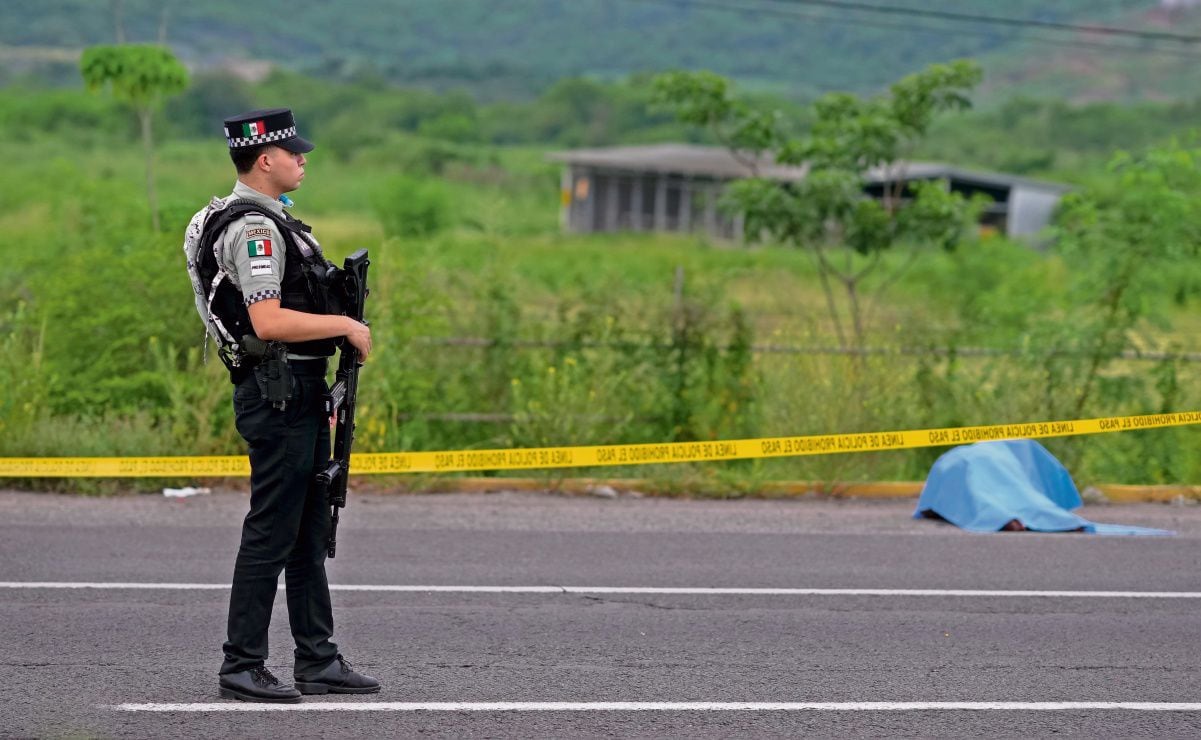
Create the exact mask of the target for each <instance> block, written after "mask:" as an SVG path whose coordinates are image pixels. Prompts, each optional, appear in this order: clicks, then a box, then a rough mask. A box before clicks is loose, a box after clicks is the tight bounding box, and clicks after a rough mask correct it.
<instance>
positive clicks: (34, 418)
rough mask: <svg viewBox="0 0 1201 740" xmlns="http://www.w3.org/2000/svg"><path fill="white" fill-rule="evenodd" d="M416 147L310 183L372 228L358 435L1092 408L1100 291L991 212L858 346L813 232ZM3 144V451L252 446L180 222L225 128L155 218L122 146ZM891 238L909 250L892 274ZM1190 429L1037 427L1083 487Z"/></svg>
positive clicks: (188, 162) (877, 424)
mask: <svg viewBox="0 0 1201 740" xmlns="http://www.w3.org/2000/svg"><path fill="white" fill-rule="evenodd" d="M426 145H428V142H423V141H421V140H419V139H415V138H414V139H412V140H406V141H405V142H403V143H400V144H396V143H393V144H389V145H388V146H387V147H385V148H377V149H375V150H372V151H368V152H363V153H361V154H357V155H355V156H353V157H350V158H349V159H339V158H325V157H323V156H322V151H321V150H320V149H318V150H317V151H316V152H314V154H313V156H312V157H311V164H310V166H309V168H308V174H307V176H306V180H305V184H304V186H303V188H302V189H301V190H300V191H298V192H297V193H294V194H293V195H294V199H295V200H296V203H297V205H296V208H295V211H294V212H295V213H296V215H297V216H299V217H300V218H302V219H303V220H305V221H307V222H309V223H311V224H312V225H313V226H314V229H315V233H316V234H317V235H318V236H319V238H320V239H321V240H322V243H323V245H324V247H325V249H326V251H327V253H328V254H329V256H330V257H331V258H333V259H334V260H335V261H340V260H341V258H342V257H343V256H344V255H346V254H349V253H350V252H351V251H353V250H354V249H357V248H359V247H364V246H365V247H369V248H370V249H371V254H372V259H373V267H372V271H373V272H372V275H373V286H372V288H373V293H372V298H371V303H370V307H369V315H370V318H371V320H372V323H373V327H374V332H375V336H376V347H377V352H376V355H375V357H374V359H373V360H372V362H371V364H370V365H369V366H368V367H367V369H366V370H365V371H364V375H363V391H362V406H361V410H360V414H361V416H360V419H361V421H360V431H359V438H358V439H359V445H360V449H363V450H365V451H397V450H405V449H448V448H450V449H463V448H482V447H494V446H509V445H515V446H534V445H544V444H554V445H567V444H596V443H617V442H660V441H668V440H684V439H723V438H735V437H748V436H772V435H795V434H816V433H833V432H858V431H885V430H894V429H908V428H925V427H941V426H953V425H959V424H990V423H1011V422H1025V421H1039V420H1049V419H1056V418H1070V417H1064V416H1063V415H1064V414H1070V413H1073V412H1074V411H1075V409H1074V408H1072V404H1071V403H1069V401H1070V400H1071V399H1072V398H1074V397H1075V394H1076V392H1077V391H1078V390H1079V384H1080V382H1081V377H1082V372H1083V369H1082V368H1083V367H1084V365H1085V364H1086V358H1085V357H1084V356H1083V355H1081V354H1080V352H1079V350H1080V348H1081V347H1082V346H1083V345H1082V344H1081V342H1082V341H1083V340H1081V339H1080V336H1079V335H1078V334H1079V333H1078V332H1073V325H1074V324H1075V323H1078V322H1080V321H1081V317H1082V316H1084V315H1085V314H1082V313H1081V312H1087V310H1088V304H1087V301H1085V300H1083V299H1082V298H1081V296H1080V295H1076V294H1075V293H1074V292H1073V289H1072V287H1071V286H1072V285H1073V270H1072V268H1071V266H1070V265H1069V264H1068V263H1067V262H1065V260H1064V259H1063V258H1062V257H1060V256H1058V255H1055V254H1044V253H1041V252H1036V251H1034V250H1031V249H1029V248H1028V247H1026V246H1024V245H1020V244H1012V243H1009V242H1006V241H1004V240H1000V239H991V240H982V241H978V242H973V243H970V244H964V245H962V246H961V247H960V248H959V249H958V250H956V251H954V252H951V253H944V252H941V251H939V252H931V253H929V254H926V255H924V256H923V257H922V258H921V259H920V260H919V261H918V262H917V263H916V266H915V267H914V268H913V269H911V270H910V271H908V272H907V273H905V275H904V277H903V278H901V279H900V280H899V281H898V282H896V283H895V285H893V286H892V287H891V288H890V289H889V290H887V291H886V292H885V293H883V294H881V295H879V296H878V298H877V299H876V301H875V304H874V306H875V307H874V310H873V312H872V314H871V323H870V325H869V328H868V332H867V334H868V336H867V344H868V345H870V346H873V347H878V348H881V349H883V350H888V351H889V352H888V353H884V354H879V355H871V356H868V357H864V358H853V357H848V356H846V355H838V354H831V353H829V352H827V351H824V350H828V349H829V348H831V347H833V346H834V345H835V344H836V342H835V338H834V337H833V334H832V332H831V323H830V319H829V316H828V314H827V310H826V305H825V298H824V296H823V294H822V292H821V289H820V286H819V284H818V282H817V278H816V273H815V270H814V266H813V264H812V261H811V259H810V258H809V256H808V255H806V254H805V253H803V252H801V251H798V250H795V249H786V248H780V247H774V246H771V245H756V246H749V247H748V246H739V245H732V244H717V243H711V242H709V241H707V240H705V239H703V238H700V237H696V236H663V235H628V234H627V235H598V236H568V235H563V234H561V233H560V232H559V227H558V211H557V209H558V192H557V188H558V173H557V170H556V168H555V167H554V166H552V165H550V164H548V163H547V162H546V161H545V160H544V153H543V152H542V151H540V150H536V149H511V150H510V149H485V148H479V149H471V150H461V151H459V152H457V153H456V154H455V155H454V156H452V157H450V161H449V162H446V163H443V164H442V165H440V166H439V168H438V169H439V172H438V173H437V174H431V173H430V172H429V171H427V170H422V169H420V168H416V167H412V166H411V164H410V165H405V164H403V163H405V162H409V163H411V162H412V157H411V154H412V152H411V151H405V148H406V147H412V149H414V150H416V149H419V148H420V147H422V146H426ZM0 155H2V156H3V157H4V161H5V163H6V176H5V177H4V178H3V179H2V180H0V252H2V253H3V255H4V258H5V262H6V264H7V265H8V266H9V269H7V270H5V271H3V272H0V342H2V343H3V347H0V349H2V350H3V352H2V354H0V425H2V426H0V455H4V456H14V455H110V454H114V455H170V454H218V453H219V454H236V453H238V452H240V451H241V449H242V448H241V442H240V440H239V439H238V438H237V436H236V433H235V432H234V430H233V424H232V418H231V416H232V414H231V410H230V403H229V387H228V385H227V383H226V380H225V379H224V371H223V369H222V367H221V365H220V363H219V362H218V361H216V359H215V358H213V357H210V358H209V360H210V361H209V362H208V364H207V365H205V364H203V363H202V350H203V345H202V330H201V325H200V323H199V320H198V319H197V318H196V316H195V313H194V310H193V308H192V302H191V298H190V295H189V291H188V283H187V278H186V275H185V272H184V269H183V260H182V255H181V252H180V242H181V239H182V237H181V234H182V230H183V226H184V224H185V223H186V221H187V219H188V218H189V217H190V216H191V214H192V213H193V212H194V211H195V210H196V209H198V208H199V207H201V206H202V205H203V204H204V203H205V202H206V201H207V199H208V198H209V197H210V196H212V195H223V194H225V193H227V192H228V190H229V188H230V187H231V186H232V184H233V174H232V167H231V166H230V165H229V163H228V161H227V159H226V158H225V152H224V149H223V148H222V146H221V143H220V142H219V141H218V142H210V143H206V144H201V143H196V142H178V141H176V142H168V143H166V144H165V145H164V146H163V147H162V148H161V150H160V155H159V158H158V168H159V185H160V190H161V202H162V211H163V216H164V225H165V227H164V233H162V234H158V235H155V234H153V233H150V230H149V226H148V223H149V217H148V214H147V212H146V207H145V200H144V195H143V192H142V189H141V188H142V178H143V172H142V164H141V159H140V155H139V151H138V150H137V149H136V148H135V147H134V146H133V144H132V143H126V144H117V143H115V142H114V140H113V139H112V137H105V136H100V135H98V136H96V137H95V138H94V139H92V140H87V139H83V140H75V141H70V142H66V141H63V140H61V139H55V138H51V137H38V136H36V135H31V136H27V137H25V138H24V139H23V140H20V141H11V140H10V141H6V142H4V143H0ZM398 177H402V178H407V180H404V179H402V180H398V179H397V178H398ZM412 181H416V182H419V183H422V187H423V188H427V189H432V191H430V192H434V195H429V193H428V192H427V191H425V190H423V191H422V192H423V193H425V194H424V195H421V196H420V197H421V198H425V199H429V200H430V201H431V202H432V203H434V204H435V205H436V206H437V208H438V209H440V212H441V214H442V215H441V218H442V220H443V224H444V225H443V227H442V228H440V229H438V230H437V231H436V232H434V233H431V234H428V235H424V236H411V235H410V236H397V235H391V234H389V233H388V231H387V228H386V224H387V223H389V219H388V218H387V215H388V214H389V213H391V212H392V210H391V209H397V210H398V211H399V212H406V211H405V210H404V209H411V208H413V207H414V205H415V204H414V203H413V202H410V201H409V200H407V199H406V198H407V197H408V195H407V194H411V193H412V192H413V191H412V189H411V186H410V185H406V184H405V183H406V182H412ZM903 261H904V256H903V255H902V254H898V255H894V256H891V257H890V258H889V259H888V260H886V262H885V264H884V269H885V272H888V271H890V270H891V269H892V268H896V267H899V266H900V265H901V264H902V263H903ZM1194 273H1195V271H1193V270H1192V269H1191V268H1187V267H1185V266H1182V267H1181V269H1180V271H1179V272H1177V273H1175V274H1171V275H1164V276H1162V280H1161V282H1160V283H1159V284H1158V285H1157V287H1156V288H1155V289H1154V290H1149V291H1148V293H1147V296H1146V300H1147V301H1148V302H1149V304H1153V306H1154V308H1155V310H1154V311H1151V312H1149V314H1148V315H1149V316H1153V317H1155V318H1156V319H1157V321H1156V322H1150V321H1147V322H1143V324H1140V326H1139V328H1138V335H1139V336H1138V337H1137V339H1138V341H1139V342H1141V343H1142V344H1143V345H1144V346H1146V347H1149V348H1153V349H1176V350H1188V349H1192V348H1195V347H1196V341H1195V340H1196V338H1197V332H1198V330H1199V327H1198V323H1197V322H1198V319H1197V318H1196V311H1195V303H1194V302H1193V300H1192V299H1191V298H1189V297H1188V295H1191V294H1190V293H1188V292H1187V291H1185V293H1181V291H1180V286H1181V285H1192V284H1195V283H1196V282H1197V281H1196V280H1195V278H1194V277H1193V275H1194ZM681 278H682V282H681ZM1181 295H1183V296H1184V297H1179V296H1181ZM463 339H482V340H486V344H485V345H483V346H481V345H480V344H479V343H478V342H477V343H474V344H471V343H463V342H461V341H459V340H463ZM969 347H991V348H995V349H1000V350H1005V351H1007V352H1011V353H1012V354H1008V355H999V356H983V357H977V356H966V355H964V354H963V352H962V350H963V349H964V348H969ZM780 348H791V349H789V351H778V350H780ZM902 349H906V350H910V351H911V352H909V353H901V352H900V350H902ZM916 350H926V353H922V352H916ZM210 351H211V348H210ZM1073 352H1075V354H1073ZM1052 353H1058V354H1052ZM1194 367H1195V365H1191V364H1187V363H1185V362H1183V361H1177V360H1169V361H1159V362H1147V361H1118V362H1109V363H1107V364H1106V366H1105V368H1104V372H1103V374H1102V377H1101V381H1100V384H1099V390H1098V391H1097V392H1096V393H1095V394H1094V395H1093V396H1092V397H1091V398H1090V399H1089V402H1088V403H1087V404H1085V406H1084V409H1083V412H1082V414H1081V415H1083V416H1090V417H1091V416H1101V415H1111V414H1122V413H1152V412H1158V411H1162V410H1185V409H1195V408H1201V383H1198V381H1197V377H1196V376H1197V373H1196V372H1194ZM1197 442H1198V434H1197V432H1196V431H1195V430H1192V429H1176V430H1168V431H1144V432H1136V433H1128V434H1123V435H1106V436H1103V437H1093V438H1083V439H1077V440H1056V441H1052V442H1051V443H1049V446H1050V447H1051V448H1052V450H1053V451H1055V452H1056V453H1057V454H1060V455H1061V456H1062V457H1063V459H1065V461H1067V462H1068V463H1069V464H1070V465H1071V466H1072V469H1073V472H1074V473H1076V475H1077V477H1078V480H1080V481H1081V482H1082V483H1086V484H1087V483H1090V482H1094V481H1106V482H1119V483H1142V482H1153V483H1158V482H1198V481H1201V457H1199V456H1198V455H1197V453H1196V451H1195V450H1196V447H1197V444H1196V443H1197ZM937 454H938V450H919V451H912V452H894V453H879V454H870V455H855V456H827V457H813V458H797V459H781V460H772V461H755V462H738V463H728V464H719V465H704V466H695V467H694V466H659V467H657V468H629V469H606V470H604V471H600V474H603V475H612V476H614V477H631V476H640V477H651V478H653V479H655V480H658V481H661V487H662V488H664V489H668V490H670V489H676V490H689V491H696V492H719V493H721V494H722V495H744V494H748V493H754V492H755V491H757V490H759V488H760V487H761V486H762V485H763V484H764V483H765V482H767V481H771V480H780V479H820V480H873V479H920V478H921V477H923V476H924V474H925V472H926V470H927V469H928V466H929V464H930V463H931V462H932V461H933V459H934V458H935V457H936V456H937ZM579 472H580V474H589V473H590V472H591V473H592V474H597V473H598V471H579ZM555 475H560V473H556V474H555Z"/></svg>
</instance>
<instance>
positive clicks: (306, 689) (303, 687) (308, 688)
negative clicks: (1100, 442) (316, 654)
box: [292, 681, 379, 695]
mask: <svg viewBox="0 0 1201 740" xmlns="http://www.w3.org/2000/svg"><path fill="white" fill-rule="evenodd" d="M292 685H293V686H295V687H296V690H297V691H299V692H300V693H302V694H305V695H313V694H374V693H377V692H378V691H379V686H366V687H364V688H361V689H355V688H351V687H349V686H331V685H329V684H327V683H306V682H305V681H294V682H293V683H292Z"/></svg>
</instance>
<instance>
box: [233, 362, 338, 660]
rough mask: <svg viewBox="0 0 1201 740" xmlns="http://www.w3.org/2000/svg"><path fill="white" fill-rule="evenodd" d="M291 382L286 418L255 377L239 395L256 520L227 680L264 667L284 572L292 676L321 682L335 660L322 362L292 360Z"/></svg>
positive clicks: (237, 571) (243, 550) (245, 533)
mask: <svg viewBox="0 0 1201 740" xmlns="http://www.w3.org/2000/svg"><path fill="white" fill-rule="evenodd" d="M292 373H293V378H294V383H293V388H292V398H291V399H290V400H289V401H288V403H287V406H286V408H284V409H283V410H279V409H276V408H274V407H272V406H271V404H270V403H268V402H267V401H265V400H263V399H262V394H261V393H260V392H259V387H258V383H257V381H256V380H255V378H254V375H253V374H252V375H251V376H250V377H248V378H246V379H245V380H243V381H242V382H241V383H239V384H238V385H236V386H235V387H234V413H235V414H236V418H237V427H238V432H239V433H240V434H241V435H242V437H243V438H245V439H246V442H247V443H248V444H249V446H250V513H248V514H247V515H246V519H245V521H244V522H243V523H242V544H241V546H240V547H239V549H238V559H237V563H236V564H235V565H234V577H233V589H232V591H231V592H230V595H229V627H228V629H229V631H228V640H227V641H226V643H225V646H224V651H225V662H224V663H223V664H222V666H221V671H220V672H221V673H236V672H238V671H244V670H246V669H248V668H254V667H256V666H261V665H263V663H264V661H265V660H266V659H267V628H268V627H269V625H270V624H271V607H272V604H273V603H274V601H275V590H276V583H277V582H278V580H279V573H280V571H281V570H282V571H284V579H285V583H286V586H287V596H288V620H289V622H290V624H291V627H292V637H293V639H294V640H295V641H296V649H295V673H296V674H312V673H315V672H317V671H319V670H321V669H322V668H324V667H325V666H326V665H328V664H329V663H331V662H332V661H333V660H334V658H335V657H337V655H338V647H337V646H336V645H335V644H334V643H332V642H330V637H331V636H332V635H333V632H334V619H333V609H332V607H331V605H330V598H329V583H328V581H326V578H325V555H326V538H327V537H328V535H329V526H330V518H329V506H328V503H327V502H326V501H325V500H324V499H323V497H321V496H320V495H319V494H318V492H317V490H316V489H315V486H314V485H313V479H314V475H315V473H316V471H317V470H318V469H319V468H320V467H324V463H325V462H326V461H327V460H328V459H329V454H330V440H329V419H328V418H327V417H326V416H325V411H324V403H323V397H324V394H325V393H326V392H327V390H328V388H327V386H326V384H325V361H324V360H306V361H299V362H296V361H294V362H293V363H292Z"/></svg>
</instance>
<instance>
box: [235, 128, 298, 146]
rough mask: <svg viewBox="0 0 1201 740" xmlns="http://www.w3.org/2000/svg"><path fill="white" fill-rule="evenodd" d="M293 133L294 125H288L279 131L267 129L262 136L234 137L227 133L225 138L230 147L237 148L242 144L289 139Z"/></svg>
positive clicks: (294, 132) (294, 130) (254, 144)
mask: <svg viewBox="0 0 1201 740" xmlns="http://www.w3.org/2000/svg"><path fill="white" fill-rule="evenodd" d="M295 135H296V127H295V126H289V127H288V128H285V129H280V130H279V131H268V132H267V133H265V134H263V135H262V136H248V137H238V138H234V137H232V136H229V135H228V134H227V135H226V137H225V138H227V139H229V148H230V149H238V148H241V147H244V146H258V145H259V144H270V143H271V142H273V141H280V140H282V139H291V138H292V137H293V136H295Z"/></svg>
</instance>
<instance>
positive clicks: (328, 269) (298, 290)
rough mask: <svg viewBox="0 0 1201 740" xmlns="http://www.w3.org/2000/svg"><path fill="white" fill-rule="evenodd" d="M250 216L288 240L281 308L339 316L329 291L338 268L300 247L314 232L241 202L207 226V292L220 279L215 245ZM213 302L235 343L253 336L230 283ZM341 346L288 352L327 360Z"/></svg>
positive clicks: (329, 342) (203, 257)
mask: <svg viewBox="0 0 1201 740" xmlns="http://www.w3.org/2000/svg"><path fill="white" fill-rule="evenodd" d="M248 213H256V214H259V215H262V216H265V217H266V218H269V219H271V221H272V222H274V223H275V225H276V227H277V228H278V229H279V232H280V234H282V235H283V237H284V250H285V251H284V274H283V275H282V276H281V278H280V301H279V303H280V306H281V307H283V308H287V309H291V310H293V311H301V312H303V313H315V314H331V313H338V312H339V309H338V306H336V305H334V301H333V300H332V298H331V295H330V291H329V288H328V285H329V277H330V275H331V274H332V272H333V271H334V270H335V269H336V268H334V267H333V265H331V264H330V263H328V262H326V261H325V259H324V257H322V256H321V255H320V253H319V252H318V251H317V250H316V249H310V250H309V254H307V255H306V254H305V253H304V252H303V251H302V250H301V249H300V247H299V245H298V244H297V240H298V239H303V238H304V237H303V236H301V235H302V234H304V233H308V232H309V231H310V229H309V227H308V226H306V225H305V224H304V223H302V222H300V221H298V220H296V219H294V218H291V217H290V216H277V215H276V214H274V213H271V212H270V210H269V209H266V208H264V207H263V206H262V205H261V204H259V203H255V202H254V201H251V200H245V199H241V198H239V199H237V200H233V201H231V202H230V203H228V204H227V205H226V206H225V208H223V209H222V210H220V211H218V212H217V213H214V214H213V215H212V216H211V217H209V219H208V221H207V222H205V224H204V231H203V232H202V235H201V240H200V252H199V254H198V258H199V260H198V261H199V265H198V267H199V272H200V278H201V281H202V282H203V285H204V286H205V289H206V290H208V289H209V287H208V286H211V285H212V284H213V278H215V277H216V275H217V269H218V265H217V257H216V255H215V254H214V253H213V245H214V244H216V243H217V240H218V239H221V238H223V236H224V234H225V230H226V228H228V227H229V225H230V224H232V223H233V222H234V221H236V220H238V219H239V218H241V217H243V216H245V215H246V214H248ZM212 299H213V300H212V312H213V314H215V315H216V316H217V318H219V319H220V320H221V322H222V323H223V324H225V327H226V328H227V329H228V330H229V332H230V333H231V334H233V336H234V337H236V338H238V339H239V340H240V339H241V338H242V337H244V336H246V335H248V334H249V335H251V336H255V334H254V327H253V326H251V323H250V314H249V312H247V310H246V303H245V301H244V300H243V298H242V293H241V291H239V290H238V289H237V288H235V287H234V285H233V283H231V282H230V281H229V280H228V279H223V280H221V282H220V283H218V284H217V288H216V293H215V295H213V296H212ZM337 346H338V339H337V338H332V339H316V340H312V341H308V342H289V343H288V352H289V353H290V354H296V355H310V356H313V357H329V356H330V355H332V354H334V352H335V350H336V349H337ZM231 371H232V368H231Z"/></svg>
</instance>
